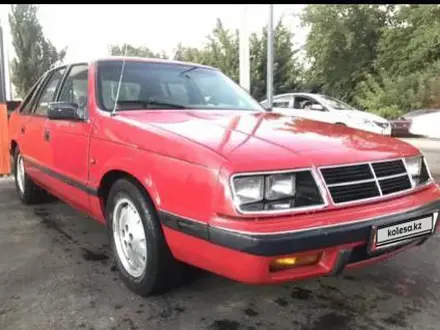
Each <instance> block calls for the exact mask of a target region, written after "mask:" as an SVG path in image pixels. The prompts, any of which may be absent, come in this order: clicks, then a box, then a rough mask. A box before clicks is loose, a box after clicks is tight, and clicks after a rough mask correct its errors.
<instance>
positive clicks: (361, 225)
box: [159, 200, 440, 256]
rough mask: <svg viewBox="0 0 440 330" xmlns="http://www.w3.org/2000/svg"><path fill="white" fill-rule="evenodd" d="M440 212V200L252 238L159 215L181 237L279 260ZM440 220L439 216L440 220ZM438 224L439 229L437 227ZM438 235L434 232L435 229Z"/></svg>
mask: <svg viewBox="0 0 440 330" xmlns="http://www.w3.org/2000/svg"><path fill="white" fill-rule="evenodd" d="M439 211H440V200H437V201H434V202H432V203H429V204H426V205H424V206H422V207H420V208H417V209H413V210H411V211H409V212H404V213H398V214H393V215H388V216H382V217H377V218H374V219H371V220H366V221H362V222H355V223H352V224H344V225H340V226H334V227H324V228H316V229H311V230H307V231H300V232H291V233H280V234H265V235H253V234H245V233H239V232H234V231H229V230H227V229H222V228H218V227H214V226H210V225H208V224H207V223H202V222H198V221H193V220H190V219H185V218H182V217H179V216H176V215H174V214H171V213H168V212H166V211H159V218H160V220H161V222H162V224H163V225H164V226H167V227H170V228H172V229H175V230H177V231H180V232H182V233H185V234H188V235H191V236H194V237H197V238H201V239H204V240H208V241H209V242H211V243H213V244H217V245H220V246H223V247H227V248H230V249H233V250H236V251H240V252H245V253H249V254H253V255H258V256H278V255H284V254H291V253H297V252H304V251H310V250H318V249H323V248H328V247H332V246H337V245H342V244H349V243H355V242H360V241H365V242H368V241H369V238H370V232H371V227H372V226H373V225H376V226H383V225H387V224H393V223H399V222H403V221H406V220H411V219H415V218H419V217H422V216H425V215H430V214H433V213H434V212H439ZM438 217H439V218H440V215H439V216H438ZM438 222H439V221H437V224H436V226H438ZM434 231H435V229H434Z"/></svg>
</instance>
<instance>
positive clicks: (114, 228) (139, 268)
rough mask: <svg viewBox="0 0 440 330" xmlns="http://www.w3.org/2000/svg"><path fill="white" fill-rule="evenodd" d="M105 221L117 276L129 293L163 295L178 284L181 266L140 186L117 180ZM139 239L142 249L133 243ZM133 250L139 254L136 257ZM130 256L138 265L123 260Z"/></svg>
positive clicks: (107, 206)
mask: <svg viewBox="0 0 440 330" xmlns="http://www.w3.org/2000/svg"><path fill="white" fill-rule="evenodd" d="M133 208H134V209H135V211H133ZM123 210H125V211H123ZM122 212H125V213H122ZM119 214H125V215H126V217H125V218H124V217H122V216H119ZM119 219H120V220H119ZM127 219H129V220H128V221H127ZM106 220H107V230H108V235H109V242H110V246H111V249H112V252H113V256H114V259H115V261H116V266H117V268H118V271H119V276H120V277H121V279H122V281H123V282H124V284H125V285H126V286H127V287H128V288H129V289H130V290H131V291H133V292H135V293H136V294H138V295H140V296H143V297H146V296H150V295H153V294H160V293H164V292H166V291H168V290H170V289H171V288H173V287H175V286H176V285H178V284H179V283H180V280H181V277H182V270H183V265H182V264H181V263H179V262H178V261H177V260H175V259H174V257H173V256H172V254H171V251H170V250H169V248H168V245H167V244H166V241H165V237H164V235H163V232H162V228H161V226H160V223H159V220H158V216H157V213H156V210H155V208H154V205H153V203H152V201H151V199H150V198H149V196H148V195H147V193H146V192H145V190H144V189H143V187H142V186H141V185H140V184H138V183H137V182H135V181H134V180H130V179H119V180H117V181H116V182H115V183H114V184H113V185H112V187H111V189H110V193H109V196H108V198H107V202H106ZM142 235H143V236H142ZM142 237H144V245H145V249H144V248H143V245H142V244H140V243H136V242H141V241H142ZM131 243H132V244H131ZM124 246H125V247H124ZM134 250H136V251H140V252H138V253H137V255H136V256H135V255H134V254H133V252H132V251H134ZM127 251H128V252H127ZM130 251H131V252H130ZM125 252H127V253H125ZM130 253H132V254H131V256H133V260H134V259H136V260H137V261H138V262H139V263H138V264H137V265H134V266H133V264H131V265H130V262H129V261H128V259H127V257H126V255H129V254H130ZM141 256H142V257H141ZM141 260H143V264H144V265H141V264H142V261H141ZM135 266H136V267H135Z"/></svg>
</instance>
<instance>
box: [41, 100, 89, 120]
mask: <svg viewBox="0 0 440 330" xmlns="http://www.w3.org/2000/svg"><path fill="white" fill-rule="evenodd" d="M78 108H79V106H78V104H76V103H73V102H51V103H49V109H48V111H47V115H48V118H49V119H54V120H74V121H81V120H83V118H82V116H81V115H80V114H79V109H78Z"/></svg>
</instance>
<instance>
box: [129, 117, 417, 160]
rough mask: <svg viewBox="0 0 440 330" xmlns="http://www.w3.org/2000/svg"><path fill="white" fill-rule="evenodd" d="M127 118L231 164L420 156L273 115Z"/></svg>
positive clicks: (366, 136)
mask: <svg viewBox="0 0 440 330" xmlns="http://www.w3.org/2000/svg"><path fill="white" fill-rule="evenodd" d="M121 116H123V117H125V119H126V121H128V122H130V123H132V124H134V125H136V126H140V127H144V128H145V129H147V127H149V126H154V127H156V128H160V129H162V130H165V131H167V132H171V133H173V136H176V137H177V136H178V137H181V138H184V139H186V140H191V141H193V142H195V143H197V144H199V145H202V146H204V147H206V148H209V149H211V150H213V151H215V152H216V153H218V154H220V155H221V156H223V157H224V158H226V159H228V160H230V161H233V162H248V163H249V164H251V163H252V164H254V165H255V163H258V162H260V164H262V163H266V164H269V163H271V162H272V163H275V162H279V161H280V160H281V159H289V161H292V160H293V159H294V158H295V157H296V158H295V159H298V158H302V159H306V160H307V162H308V164H310V163H313V164H318V165H324V164H332V163H349V162H356V161H366V160H378V159H388V158H396V157H402V156H405V155H413V154H415V153H417V150H416V149H415V148H414V147H412V146H410V145H409V144H406V143H404V142H402V141H400V140H396V139H393V138H389V137H385V136H381V135H377V134H374V133H369V132H366V131H360V130H355V129H352V128H349V127H344V126H338V125H331V124H326V123H322V122H317V121H312V120H307V119H303V118H297V117H292V116H283V115H280V114H275V113H269V112H250V111H230V110H223V111H213V110H209V111H208V110H206V111H205V110H157V111H131V112H128V111H127V112H124V113H121ZM189 152H191V151H189ZM293 156H295V157H294V158H292V157H293Z"/></svg>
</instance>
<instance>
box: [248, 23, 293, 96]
mask: <svg viewBox="0 0 440 330" xmlns="http://www.w3.org/2000/svg"><path fill="white" fill-rule="evenodd" d="M292 37H293V35H292V33H291V32H290V31H289V29H288V28H287V27H286V26H285V25H284V24H283V22H282V21H281V20H280V21H279V22H278V23H277V25H276V26H275V29H274V43H273V44H274V72H273V83H274V86H273V92H274V94H282V93H289V92H293V91H295V90H297V89H298V88H299V87H300V85H301V82H300V81H301V67H300V66H299V64H298V59H297V57H296V55H297V52H298V50H296V49H294V48H293V43H292ZM250 53H251V93H252V95H253V96H254V97H255V98H256V99H257V100H262V99H264V98H265V95H266V84H267V81H266V80H267V79H266V77H267V28H263V33H262V36H261V37H260V38H259V37H258V36H257V35H256V34H255V33H254V34H252V35H251V39H250Z"/></svg>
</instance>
